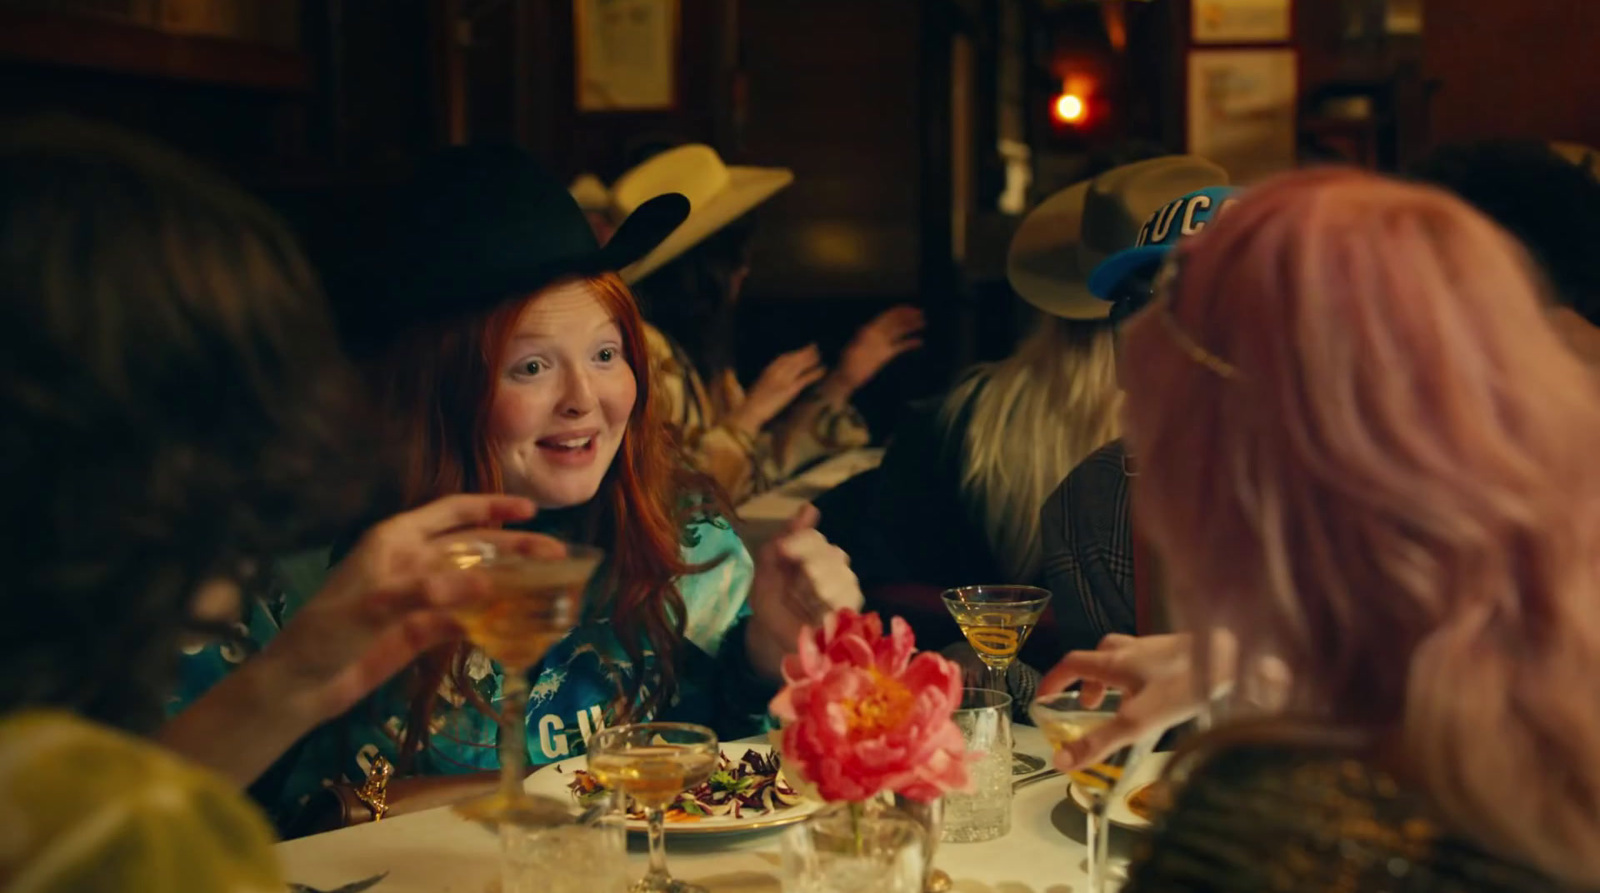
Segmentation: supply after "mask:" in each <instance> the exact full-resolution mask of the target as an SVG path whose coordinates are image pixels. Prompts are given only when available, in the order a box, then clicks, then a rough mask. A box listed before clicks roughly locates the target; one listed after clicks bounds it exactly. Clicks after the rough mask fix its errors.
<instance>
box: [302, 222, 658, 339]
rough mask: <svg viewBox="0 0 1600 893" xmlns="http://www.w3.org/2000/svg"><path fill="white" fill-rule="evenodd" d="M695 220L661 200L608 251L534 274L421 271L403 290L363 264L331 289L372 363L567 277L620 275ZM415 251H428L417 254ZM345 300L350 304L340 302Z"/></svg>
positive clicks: (622, 228) (347, 328)
mask: <svg viewBox="0 0 1600 893" xmlns="http://www.w3.org/2000/svg"><path fill="white" fill-rule="evenodd" d="M688 217H689V200H688V199H687V198H685V197H684V196H682V195H679V194H678V193H669V194H667V195H660V196H656V197H655V198H652V199H650V200H649V201H647V202H644V203H643V204H641V205H640V206H639V207H638V208H636V209H634V212H633V213H632V214H629V215H628V217H627V219H626V220H624V221H623V222H622V224H621V225H619V226H618V227H617V229H616V231H615V232H614V233H613V234H612V236H611V238H610V240H608V241H607V242H606V244H605V245H604V246H603V247H600V248H597V249H595V250H592V251H586V252H581V253H576V254H570V255H567V256H564V257H559V258H554V259H544V260H541V261H538V262H534V263H530V264H528V265H527V266H518V265H515V264H512V265H507V266H506V267H504V268H502V269H500V270H497V271H494V272H492V273H491V272H490V271H488V270H481V269H480V270H478V271H477V278H475V279H474V280H472V281H471V283H470V285H468V283H464V282H463V281H462V280H461V279H460V278H458V277H457V276H456V275H455V271H452V270H448V269H445V270H440V271H438V275H429V273H432V272H433V271H431V270H429V271H424V270H416V271H412V275H411V276H409V277H408V278H407V279H406V280H405V281H404V282H394V281H392V280H388V279H387V275H386V274H387V273H388V269H387V268H388V267H389V264H388V263H387V262H380V263H377V264H357V265H355V266H354V268H353V269H350V270H347V271H345V272H346V275H344V276H336V277H333V278H332V279H331V280H330V282H329V288H330V291H331V292H333V297H334V301H333V304H334V309H335V314H336V316H338V317H339V319H338V323H339V328H340V332H341V335H342V337H343V340H344V342H345V346H346V349H347V350H348V351H349V352H350V353H351V354H352V355H353V356H356V357H363V356H368V355H371V354H373V353H375V352H378V351H381V350H383V349H384V348H386V347H387V346H388V345H389V344H391V343H392V342H393V341H394V340H396V339H397V338H398V337H399V336H400V335H401V334H402V333H403V332H406V331H414V330H416V329H418V328H422V327H426V326H434V325H441V324H445V323H449V322H452V321H454V320H456V319H460V318H463V317H467V316H471V315H474V314H478V313H482V312H485V311H488V310H492V309H494V308H495V307H497V306H499V305H500V304H502V303H504V302H506V301H511V300H516V299H519V298H523V297H526V296H527V295H529V294H532V293H533V292H536V291H538V290H539V289H541V288H544V287H545V286H546V285H549V284H550V283H552V282H555V281H557V280H559V279H562V278H564V277H567V276H590V275H595V274H598V273H610V272H619V271H621V270H622V269H623V268H625V267H627V266H628V265H629V264H632V263H633V262H635V261H637V260H639V259H640V258H642V257H644V256H645V255H647V254H649V253H650V252H651V251H652V250H654V249H655V247H656V246H657V245H660V244H661V242H662V241H663V240H665V239H666V238H667V237H668V236H669V235H671V234H672V231H673V230H675V229H677V228H678V226H679V225H681V224H682V223H683V221H684V220H686V219H688ZM412 250H418V251H422V250H426V249H425V247H424V246H412ZM380 260H381V259H380ZM436 280H437V281H436ZM464 286H465V287H464ZM374 295H386V296H387V305H386V307H385V308H384V312H382V313H378V314H373V313H368V312H365V310H364V305H366V304H367V303H368V301H369V300H370V298H371V297H372V296H374ZM440 295H449V296H450V300H448V301H444V302H441V301H439V300H438V298H439V296H440ZM341 296H342V297H345V298H347V299H346V300H341ZM350 298H354V300H351V299H350ZM352 311H360V312H352Z"/></svg>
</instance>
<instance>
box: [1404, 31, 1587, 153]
mask: <svg viewBox="0 0 1600 893" xmlns="http://www.w3.org/2000/svg"><path fill="white" fill-rule="evenodd" d="M1423 16H1424V17H1423V57H1424V62H1423V65H1424V72H1425V76H1426V77H1427V78H1429V79H1431V80H1436V81H1437V82H1438V90H1437V92H1436V93H1435V94H1434V96H1433V98H1432V107H1431V126H1432V134H1431V136H1432V138H1433V139H1434V141H1436V142H1451V141H1457V140H1471V139H1482V138H1486V137H1530V138H1537V139H1546V140H1550V139H1565V140H1575V141H1577V142H1582V143H1586V144H1588V145H1600V102H1596V99H1595V98H1596V97H1597V96H1600V64H1596V63H1595V61H1594V55H1595V48H1596V47H1597V46H1600V3H1596V2H1595V0H1525V2H1517V3H1508V2H1503V0H1427V2H1426V3H1425V4H1424V13H1423Z"/></svg>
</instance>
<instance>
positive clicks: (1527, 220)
mask: <svg viewBox="0 0 1600 893" xmlns="http://www.w3.org/2000/svg"><path fill="white" fill-rule="evenodd" d="M1595 158H1596V154H1595V153H1594V151H1593V150H1590V149H1587V148H1586V147H1582V146H1576V145H1573V144H1546V143H1541V142H1538V141H1534V140H1484V141H1480V142H1470V143H1457V144H1450V145H1446V146H1441V147H1439V148H1438V149H1436V150H1434V151H1433V152H1432V153H1430V154H1429V155H1428V156H1427V157H1426V158H1424V159H1423V160H1422V161H1421V162H1419V163H1418V164H1417V165H1416V166H1414V167H1413V168H1412V170H1411V171H1410V174H1411V176H1412V177H1413V178H1415V179H1417V180H1420V181H1423V182H1426V183H1431V184H1433V185H1435V186H1439V187H1442V188H1444V189H1446V190H1449V191H1450V192H1453V193H1455V194H1456V195H1457V196H1459V197H1461V198H1462V199H1465V200H1466V201H1467V202H1468V203H1469V204H1471V205H1472V206H1473V207H1474V208H1476V209H1477V210H1478V211H1480V212H1482V213H1483V214H1485V215H1487V216H1488V217H1489V218H1490V219H1492V220H1493V221H1494V222H1495V223H1497V224H1499V225H1500V226H1502V227H1504V228H1505V229H1506V230H1507V231H1509V232H1510V233H1511V234H1512V235H1514V236H1516V237H1517V239H1519V240H1520V241H1521V242H1522V244H1523V246H1524V247H1525V248H1526V249H1527V250H1528V252H1529V253H1530V254H1532V255H1533V257H1534V259H1535V260H1536V261H1538V264H1539V268H1540V270H1541V271H1542V273H1543V275H1544V278H1545V279H1546V281H1548V283H1549V284H1550V288H1551V292H1552V294H1551V295H1550V297H1551V298H1552V299H1553V300H1552V301H1551V302H1550V303H1549V304H1548V305H1547V312H1548V314H1549V316H1550V320H1551V323H1552V324H1553V325H1554V326H1555V328H1556V330H1557V331H1558V332H1559V333H1560V334H1561V336H1562V338H1563V340H1564V341H1565V342H1566V344H1567V346H1568V347H1569V348H1570V349H1571V350H1572V351H1573V352H1574V353H1576V354H1577V355H1578V357H1579V358H1580V359H1582V360H1583V361H1584V362H1585V363H1587V364H1588V365H1589V366H1591V367H1595V366H1597V365H1600V253H1596V251H1595V250H1594V246H1595V245H1597V244H1600V180H1597V179H1596V175H1597V173H1600V167H1597V164H1596V161H1595ZM1127 295H1128V296H1131V295H1133V292H1131V291H1130V292H1127ZM1147 299H1148V291H1147V292H1146V297H1145V300H1147ZM1142 305H1143V301H1142V300H1131V301H1129V302H1128V309H1126V310H1124V311H1121V312H1123V313H1127V312H1131V311H1136V310H1137V309H1138V307H1141V306H1142ZM1119 446H1120V444H1119ZM1089 464H1091V463H1087V462H1086V463H1085V465H1089ZM1047 529H1049V527H1048V524H1047ZM1129 632H1131V630H1119V631H1115V632H1111V633H1110V634H1108V635H1107V636H1106V637H1105V639H1104V640H1103V641H1102V642H1101V643H1100V644H1099V646H1098V649H1097V650H1094V651H1089V650H1081V651H1076V652H1074V653H1072V654H1070V655H1069V656H1068V657H1067V658H1066V659H1065V661H1064V663H1063V665H1062V666H1063V670H1062V672H1064V673H1070V674H1075V675H1077V676H1081V677H1082V678H1084V679H1086V680H1089V682H1088V684H1091V685H1099V684H1101V683H1102V682H1103V683H1107V684H1111V685H1114V686H1116V687H1119V688H1128V687H1132V688H1134V689H1136V690H1139V691H1142V692H1143V695H1142V696H1141V697H1137V698H1133V699H1129V700H1127V701H1125V702H1124V706H1123V709H1122V712H1121V714H1120V715H1119V716H1118V717H1117V719H1116V721H1115V722H1114V723H1113V724H1112V725H1110V726H1108V727H1106V728H1104V729H1102V730H1101V731H1100V732H1099V733H1097V734H1096V735H1095V736H1093V737H1092V738H1091V739H1090V740H1089V741H1088V742H1086V743H1085V744H1084V745H1082V749H1081V750H1080V751H1077V753H1078V755H1079V756H1080V757H1081V758H1082V759H1085V760H1088V759H1092V758H1095V756H1096V752H1097V751H1101V750H1103V749H1104V748H1106V747H1109V746H1110V745H1111V744H1112V743H1114V742H1117V741H1125V740H1131V739H1132V738H1134V737H1137V735H1139V734H1141V733H1143V732H1145V731H1149V730H1150V729H1152V728H1154V727H1156V726H1165V725H1170V724H1172V723H1174V722H1179V721H1182V720H1183V719H1186V718H1188V717H1189V716H1191V715H1193V712H1194V710H1195V702H1194V697H1193V692H1194V691H1195V687H1194V685H1193V684H1192V680H1190V679H1189V678H1188V675H1187V667H1188V663H1187V660H1186V658H1185V657H1184V655H1185V654H1186V653H1187V649H1188V645H1187V641H1188V640H1187V639H1183V638H1175V637H1169V636H1144V637H1142V638H1135V637H1134V636H1132V635H1129V634H1128V633H1129ZM1216 645H1217V653H1218V654H1219V655H1226V654H1229V653H1231V639H1230V638H1229V637H1228V636H1227V635H1226V633H1223V632H1219V633H1218V634H1217V636H1216ZM1078 647H1080V648H1082V647H1084V646H1083V645H1079V646H1078ZM1225 666H1230V664H1228V660H1227V659H1224V660H1221V662H1220V663H1219V664H1218V671H1219V672H1220V671H1221V670H1222V668H1223V667H1225ZM1221 681H1222V680H1219V682H1221Z"/></svg>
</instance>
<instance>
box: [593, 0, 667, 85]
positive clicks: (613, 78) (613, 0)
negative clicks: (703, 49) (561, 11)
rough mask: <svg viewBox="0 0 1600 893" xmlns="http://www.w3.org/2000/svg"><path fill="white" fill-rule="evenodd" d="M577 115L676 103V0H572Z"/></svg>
mask: <svg viewBox="0 0 1600 893" xmlns="http://www.w3.org/2000/svg"><path fill="white" fill-rule="evenodd" d="M572 21H573V37H574V41H575V43H576V47H575V49H576V54H575V55H576V58H577V78H576V82H577V92H578V95H577V107H578V111H580V112H638V111H662V110H668V109H672V108H673V107H674V106H676V105H677V97H678V84H677V77H678V22H679V19H678V0H573V16H572Z"/></svg>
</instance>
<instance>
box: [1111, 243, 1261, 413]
mask: <svg viewBox="0 0 1600 893" xmlns="http://www.w3.org/2000/svg"><path fill="white" fill-rule="evenodd" d="M1182 268H1183V251H1181V250H1178V251H1172V252H1169V253H1168V254H1167V257H1166V259H1165V261H1163V263H1162V264H1161V266H1160V267H1158V268H1157V269H1155V270H1153V271H1149V272H1145V273H1139V274H1135V275H1133V276H1129V277H1128V278H1127V279H1126V280H1125V281H1124V282H1123V283H1122V284H1121V285H1119V286H1118V287H1117V289H1116V290H1115V291H1114V292H1113V293H1112V302H1113V303H1112V307H1111V316H1110V319H1111V322H1112V324H1113V325H1117V326H1120V325H1122V323H1123V322H1124V321H1126V320H1127V319H1129V318H1130V317H1132V316H1133V315H1134V314H1136V313H1138V312H1139V311H1141V310H1143V309H1144V308H1145V307H1147V306H1149V305H1151V304H1158V305H1159V313H1160V317H1161V324H1162V327H1163V328H1165V329H1166V330H1167V335H1168V336H1169V337H1170V338H1171V339H1172V341H1173V343H1174V344H1175V345H1177V347H1178V349H1179V350H1182V351H1183V353H1184V355H1185V356H1187V357H1188V358H1189V359H1191V360H1194V361H1195V362H1196V363H1199V364H1200V365H1202V366H1204V367H1206V368H1207V369H1210V370H1211V371H1212V372H1215V373H1216V374H1218V375H1220V376H1222V377H1223V378H1225V379H1228V380H1229V381H1242V380H1244V378H1245V376H1244V373H1243V372H1241V371H1239V367H1237V366H1235V365H1233V364H1232V363H1230V362H1228V361H1227V360H1225V359H1223V358H1222V357H1219V356H1217V355H1216V354H1214V353H1212V352H1211V351H1209V350H1206V349H1205V347H1203V346H1201V344H1200V342H1198V341H1196V340H1195V339H1194V337H1193V336H1192V335H1190V334H1189V333H1188V332H1186V331H1184V329H1183V325H1182V324H1181V323H1179V322H1178V317H1177V316H1176V315H1175V314H1173V312H1172V295H1173V286H1174V285H1176V284H1177V280H1178V277H1179V275H1180V273H1181V272H1182Z"/></svg>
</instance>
